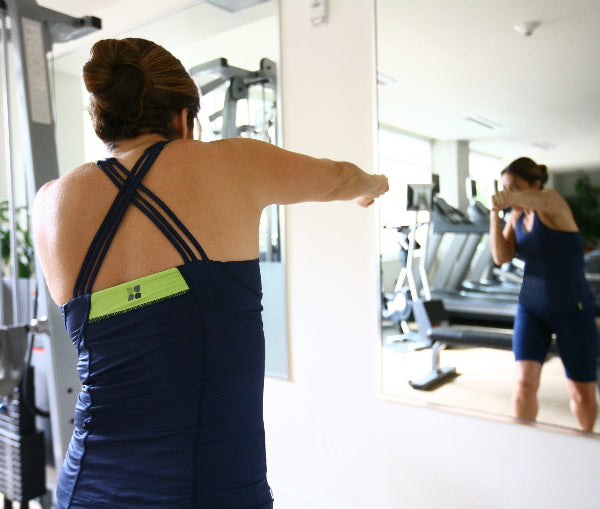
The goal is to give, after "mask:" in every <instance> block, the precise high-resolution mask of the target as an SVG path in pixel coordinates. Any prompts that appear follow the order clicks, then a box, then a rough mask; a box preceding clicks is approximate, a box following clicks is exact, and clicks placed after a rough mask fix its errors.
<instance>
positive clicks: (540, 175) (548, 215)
mask: <svg viewBox="0 0 600 509" xmlns="http://www.w3.org/2000/svg"><path fill="white" fill-rule="evenodd" d="M547 179H548V173H547V169H546V166H544V165H538V164H536V163H535V162H534V161H533V160H531V159H529V158H526V157H521V158H519V159H517V160H515V161H513V162H512V163H511V164H509V165H508V166H507V167H506V168H505V169H504V170H503V171H502V186H503V188H504V189H503V190H502V191H498V192H497V193H495V194H494V195H493V196H492V217H491V221H490V241H491V246H492V255H493V258H494V262H495V263H496V264H498V265H502V264H503V263H505V262H508V261H510V260H512V258H513V257H514V256H515V255H516V256H518V257H519V258H521V259H522V260H524V261H525V273H524V276H523V285H522V287H521V292H520V295H519V304H518V307H517V313H516V316H515V323H514V332H513V351H514V353H515V359H516V363H517V380H516V387H515V392H514V394H513V401H512V406H513V412H514V414H515V416H517V417H521V418H525V419H531V420H535V418H536V416H537V412H538V402H537V390H538V387H539V383H540V375H541V371H542V365H543V363H544V360H545V359H546V355H547V353H548V348H549V346H550V341H551V338H552V336H553V335H556V338H557V342H558V348H559V352H560V356H561V359H562V361H563V364H564V367H565V372H566V375H567V384H568V388H569V394H570V397H571V403H570V406H571V411H572V412H573V415H574V416H575V417H576V419H577V421H578V423H579V425H580V426H581V428H582V429H584V430H592V429H593V427H594V423H595V421H596V417H597V414H598V404H597V401H596V382H595V381H596V357H597V354H598V333H597V329H596V322H595V311H596V303H595V299H594V296H593V294H592V291H591V289H590V287H589V285H588V283H587V281H586V279H585V275H584V269H583V242H582V239H581V235H580V234H579V231H578V228H577V224H576V223H575V219H574V218H573V214H572V213H571V210H570V208H569V206H568V204H567V202H566V201H565V200H564V199H563V198H562V197H561V196H560V195H559V194H558V193H557V192H556V191H553V190H551V189H544V183H545V182H546V180H547ZM508 207H512V211H511V213H510V215H509V217H508V220H507V221H506V225H505V226H504V230H503V229H502V226H501V224H500V218H499V216H498V212H499V211H500V210H503V209H505V208H508Z"/></svg>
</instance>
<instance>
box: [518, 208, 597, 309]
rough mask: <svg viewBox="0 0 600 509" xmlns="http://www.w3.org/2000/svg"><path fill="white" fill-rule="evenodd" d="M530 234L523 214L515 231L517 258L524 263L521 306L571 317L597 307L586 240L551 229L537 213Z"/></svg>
mask: <svg viewBox="0 0 600 509" xmlns="http://www.w3.org/2000/svg"><path fill="white" fill-rule="evenodd" d="M534 214H535V217H534V222H533V228H532V229H531V231H530V232H527V231H526V230H525V227H524V225H523V218H524V214H521V216H520V217H519V219H518V220H517V223H516V227H515V236H516V239H517V256H518V257H519V258H521V259H522V260H523V261H524V262H525V273H524V275H523V285H522V287H521V293H520V294H519V303H520V304H521V305H523V306H524V307H526V308H527V309H529V310H531V311H533V312H534V313H535V312H537V313H538V314H544V313H546V314H547V313H568V312H571V311H576V310H578V309H579V310H581V309H584V308H587V307H590V306H595V299H594V295H593V293H592V290H591V288H590V286H589V284H588V282H587V281H586V279H585V273H584V264H583V262H584V257H583V254H584V251H583V240H582V238H581V234H580V233H579V232H561V231H557V230H553V229H551V228H548V227H547V226H546V225H545V224H544V223H542V221H541V220H540V218H539V217H538V215H537V213H534Z"/></svg>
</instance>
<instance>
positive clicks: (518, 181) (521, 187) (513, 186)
mask: <svg viewBox="0 0 600 509" xmlns="http://www.w3.org/2000/svg"><path fill="white" fill-rule="evenodd" d="M502 187H503V188H504V189H505V190H506V191H526V190H527V189H538V188H539V184H538V182H537V181H536V182H534V183H533V184H530V183H529V182H527V180H525V179H524V178H523V177H519V176H518V175H511V174H510V173H504V174H503V175H502Z"/></svg>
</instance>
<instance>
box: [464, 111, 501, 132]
mask: <svg viewBox="0 0 600 509" xmlns="http://www.w3.org/2000/svg"><path fill="white" fill-rule="evenodd" d="M465 120H466V121H467V122H473V123H474V124H477V125H479V126H481V127H485V128H486V129H491V130H494V131H497V130H500V129H508V126H506V125H504V124H501V123H500V122H498V121H497V120H494V119H493V118H491V117H485V116H483V115H473V116H470V117H465Z"/></svg>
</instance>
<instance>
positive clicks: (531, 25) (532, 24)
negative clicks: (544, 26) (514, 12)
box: [513, 21, 541, 37]
mask: <svg viewBox="0 0 600 509" xmlns="http://www.w3.org/2000/svg"><path fill="white" fill-rule="evenodd" d="M540 25H541V23H540V22H539V21H527V22H526V23H520V24H518V25H515V26H514V27H513V28H514V29H515V30H516V31H517V32H519V33H520V34H521V35H525V36H526V37H529V36H530V35H531V34H533V32H534V31H535V29H536V28H537V27H539V26H540Z"/></svg>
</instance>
